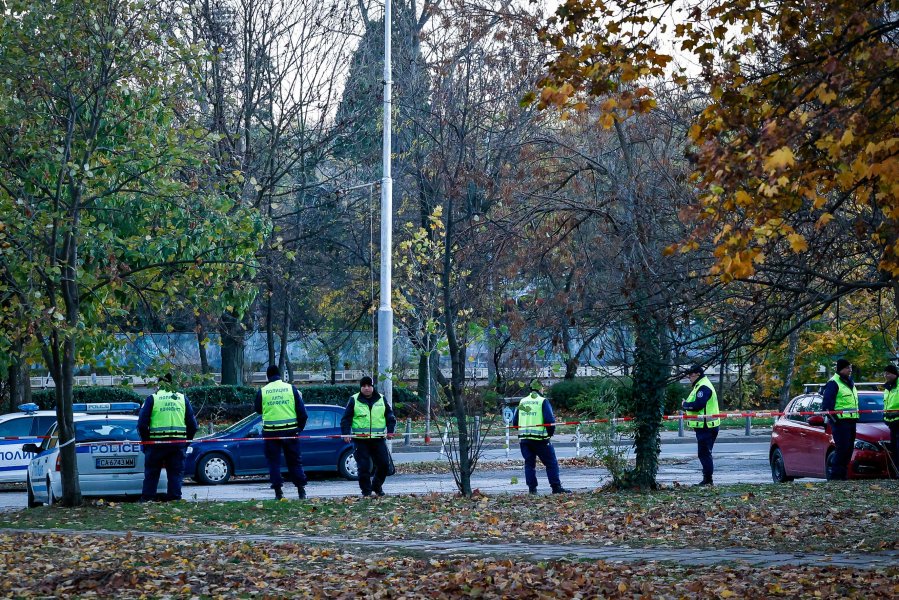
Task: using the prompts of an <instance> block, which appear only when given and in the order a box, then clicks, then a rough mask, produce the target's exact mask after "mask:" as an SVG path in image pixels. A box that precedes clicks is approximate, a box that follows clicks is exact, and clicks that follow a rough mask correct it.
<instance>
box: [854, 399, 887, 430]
mask: <svg viewBox="0 0 899 600" xmlns="http://www.w3.org/2000/svg"><path fill="white" fill-rule="evenodd" d="M858 408H859V410H883V392H860V393H859V395H858ZM858 417H859V418H858V421H859V423H882V422H883V413H882V412H873V413H864V412H863V413H861V414H860V415H859V416H858Z"/></svg>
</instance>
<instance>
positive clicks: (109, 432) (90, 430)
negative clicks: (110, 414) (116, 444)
mask: <svg viewBox="0 0 899 600" xmlns="http://www.w3.org/2000/svg"><path fill="white" fill-rule="evenodd" d="M123 440H129V441H135V442H136V441H138V440H140V434H139V433H138V431H137V421H136V420H130V421H126V420H123V419H122V420H120V419H103V420H102V421H78V422H76V423H75V441H76V442H111V441H123Z"/></svg>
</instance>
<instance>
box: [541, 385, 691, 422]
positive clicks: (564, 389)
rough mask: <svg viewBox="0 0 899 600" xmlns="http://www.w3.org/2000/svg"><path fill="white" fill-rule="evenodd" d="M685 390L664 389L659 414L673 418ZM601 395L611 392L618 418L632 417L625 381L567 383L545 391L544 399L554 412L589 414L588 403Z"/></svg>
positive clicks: (631, 406)
mask: <svg viewBox="0 0 899 600" xmlns="http://www.w3.org/2000/svg"><path fill="white" fill-rule="evenodd" d="M687 391H688V390H687V388H686V387H685V386H683V385H681V384H679V383H671V384H669V385H668V386H667V387H666V388H665V404H664V406H663V412H664V413H665V414H674V413H676V412H677V411H678V410H680V405H681V402H682V401H683V400H684V399H685V398H686V397H687ZM603 392H606V393H608V392H611V393H612V395H613V397H614V399H615V402H616V404H617V405H618V410H619V411H620V414H621V415H633V414H634V406H633V402H634V400H633V392H632V382H631V380H630V379H629V378H615V377H584V378H576V379H567V380H563V381H560V382H559V383H556V384H555V385H553V386H552V387H550V388H549V391H548V392H547V394H548V398H549V399H550V400H551V401H552V403H553V407H554V408H564V409H568V410H575V411H580V412H587V413H590V412H591V410H592V406H591V401H592V400H594V399H595V398H596V397H598V396H599V395H600V394H601V393H603Z"/></svg>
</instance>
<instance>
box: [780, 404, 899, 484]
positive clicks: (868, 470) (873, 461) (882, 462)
mask: <svg viewBox="0 0 899 600" xmlns="http://www.w3.org/2000/svg"><path fill="white" fill-rule="evenodd" d="M821 402H822V398H821V395H820V394H803V395H802V396H797V397H795V398H793V399H792V400H791V401H790V403H789V404H787V408H786V410H785V411H784V412H786V413H792V412H809V411H820V410H821ZM858 404H859V408H860V409H863V410H883V392H880V391H867V390H859V392H858ZM889 443H890V430H889V428H888V427H887V425H886V423H884V422H883V413H882V412H880V413H876V412H874V413H862V414H860V415H859V422H858V426H857V427H856V436H855V451H854V452H853V453H852V460H850V461H849V478H850V479H874V478H883V477H889V476H890V471H889V462H890V459H889V456H888V449H889ZM834 456H835V452H834V445H833V437H832V436H831V434H830V428H829V427H825V421H824V417H823V416H821V415H808V416H807V415H790V414H788V415H785V416H782V417H778V418H777V420H776V421H774V426H773V427H772V428H771V449H770V451H769V454H768V458H769V461H770V463H771V477H772V478H773V479H774V481H775V482H777V483H783V482H786V481H793V479H795V478H796V477H823V478H826V479H830V473H831V470H832V467H833V459H834Z"/></svg>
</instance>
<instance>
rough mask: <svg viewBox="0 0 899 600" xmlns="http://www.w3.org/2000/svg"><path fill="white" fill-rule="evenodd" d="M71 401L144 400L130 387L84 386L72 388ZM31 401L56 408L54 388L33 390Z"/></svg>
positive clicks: (42, 408)
mask: <svg viewBox="0 0 899 600" xmlns="http://www.w3.org/2000/svg"><path fill="white" fill-rule="evenodd" d="M72 396H73V402H137V403H138V404H141V403H142V402H143V401H144V398H143V396H141V395H140V394H138V393H137V392H135V391H134V390H132V389H130V388H123V387H100V386H84V387H76V388H74V389H73V390H72ZM31 401H32V402H34V403H35V404H37V405H38V406H39V407H41V410H53V409H55V408H56V391H55V390H52V389H50V390H34V391H32V392H31Z"/></svg>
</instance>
